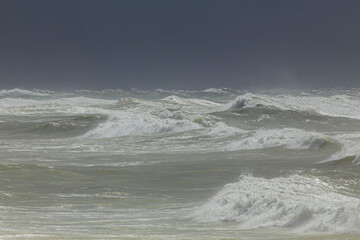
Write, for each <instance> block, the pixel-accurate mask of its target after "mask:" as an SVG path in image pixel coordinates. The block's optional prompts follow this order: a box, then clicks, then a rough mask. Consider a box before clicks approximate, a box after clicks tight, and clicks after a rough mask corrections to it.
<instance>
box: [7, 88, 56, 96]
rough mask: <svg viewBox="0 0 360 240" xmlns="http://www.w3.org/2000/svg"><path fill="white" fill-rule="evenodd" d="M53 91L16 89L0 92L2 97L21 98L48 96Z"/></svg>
mask: <svg viewBox="0 0 360 240" xmlns="http://www.w3.org/2000/svg"><path fill="white" fill-rule="evenodd" d="M50 93H53V92H51V91H45V90H31V91H30V90H23V89H19V88H14V89H10V90H6V89H3V90H0V97H21V96H41V97H43V96H48V95H49V94H50Z"/></svg>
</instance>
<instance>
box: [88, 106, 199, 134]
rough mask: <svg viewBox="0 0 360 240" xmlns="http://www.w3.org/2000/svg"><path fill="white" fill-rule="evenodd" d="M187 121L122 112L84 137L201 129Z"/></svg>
mask: <svg viewBox="0 0 360 240" xmlns="http://www.w3.org/2000/svg"><path fill="white" fill-rule="evenodd" d="M200 127H201V126H200V125H199V124H196V123H193V122H191V121H189V120H187V119H180V120H178V119H171V118H160V117H157V116H154V115H152V114H150V113H146V112H145V113H130V112H122V113H119V114H117V115H113V116H111V117H109V119H108V120H107V121H106V122H104V123H101V124H99V125H98V126H97V127H96V128H95V129H93V130H91V131H89V132H88V133H86V134H85V136H84V137H93V138H108V137H122V136H137V135H159V134H165V133H171V132H181V131H186V130H191V129H196V128H200Z"/></svg>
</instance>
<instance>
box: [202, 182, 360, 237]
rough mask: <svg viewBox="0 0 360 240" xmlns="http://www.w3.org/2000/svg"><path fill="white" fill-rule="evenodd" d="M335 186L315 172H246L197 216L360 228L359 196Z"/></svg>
mask: <svg viewBox="0 0 360 240" xmlns="http://www.w3.org/2000/svg"><path fill="white" fill-rule="evenodd" d="M335 189H336V187H334V186H332V185H330V184H329V183H326V182H325V181H323V180H321V179H318V178H315V177H304V176H299V175H292V176H289V177H279V178H273V179H265V178H257V177H253V176H242V177H241V178H240V180H239V181H238V182H235V183H231V184H227V185H225V186H224V187H223V188H222V189H221V190H220V191H219V192H218V193H217V194H216V195H215V196H214V197H213V198H211V199H210V200H209V201H208V202H207V203H206V204H204V205H203V206H202V207H201V208H200V209H198V211H197V212H196V218H197V219H198V220H199V221H204V222H216V221H236V222H238V223H239V225H240V227H241V228H243V229H253V228H260V227H282V228H293V229H296V230H299V231H330V232H359V231H360V199H358V198H356V197H352V196H347V195H344V193H339V192H336V191H335Z"/></svg>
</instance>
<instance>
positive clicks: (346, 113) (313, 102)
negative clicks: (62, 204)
mask: <svg viewBox="0 0 360 240" xmlns="http://www.w3.org/2000/svg"><path fill="white" fill-rule="evenodd" d="M359 105H360V97H354V96H347V95H341V94H337V95H331V96H318V95H311V94H302V95H298V96H291V95H263V94H252V93H246V94H243V95H239V96H237V97H236V98H235V99H234V100H232V101H230V102H229V103H227V104H224V105H223V110H237V109H243V108H255V107H266V108H277V109H281V110H293V111H298V112H313V113H317V114H318V115H323V116H332V117H346V118H354V119H360V113H358V112H357V111H354V109H356V108H357V107H358V106H359Z"/></svg>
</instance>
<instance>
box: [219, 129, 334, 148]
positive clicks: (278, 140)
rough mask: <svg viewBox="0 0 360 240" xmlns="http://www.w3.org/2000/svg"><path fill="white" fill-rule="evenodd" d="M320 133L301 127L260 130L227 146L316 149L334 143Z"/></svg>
mask: <svg viewBox="0 0 360 240" xmlns="http://www.w3.org/2000/svg"><path fill="white" fill-rule="evenodd" d="M334 142H335V140H332V139H330V138H329V137H326V136H324V135H321V134H319V133H310V132H304V131H302V130H299V129H292V128H285V129H271V130H259V131H256V132H255V133H253V134H250V135H247V136H246V137H244V138H242V139H240V140H238V141H235V142H232V143H230V144H228V145H227V146H226V147H225V150H227V151H236V150H244V149H263V148H274V147H280V146H283V147H285V148H289V149H316V148H320V147H322V146H324V145H326V144H330V143H334Z"/></svg>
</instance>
